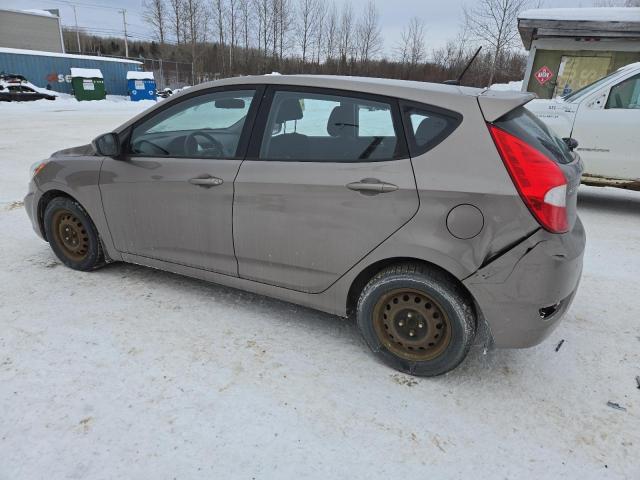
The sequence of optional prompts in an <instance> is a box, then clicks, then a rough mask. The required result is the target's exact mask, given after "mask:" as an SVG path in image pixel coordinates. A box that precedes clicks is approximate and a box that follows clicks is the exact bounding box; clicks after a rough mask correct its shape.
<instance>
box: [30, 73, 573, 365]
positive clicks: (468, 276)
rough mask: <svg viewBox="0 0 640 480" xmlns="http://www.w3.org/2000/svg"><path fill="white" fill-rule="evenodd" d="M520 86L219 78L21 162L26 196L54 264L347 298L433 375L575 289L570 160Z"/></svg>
mask: <svg viewBox="0 0 640 480" xmlns="http://www.w3.org/2000/svg"><path fill="white" fill-rule="evenodd" d="M532 98H533V96H532V95H529V94H522V93H518V92H514V93H503V92H491V91H482V90H479V89H471V88H462V87H457V86H450V85H437V84H428V83H418V82H404V81H396V80H381V79H369V78H355V77H328V76H327V77H321V76H284V75H283V76H258V77H242V78H233V79H226V80H223V81H218V82H213V83H208V84H203V85H200V86H197V87H193V88H191V89H189V90H188V91H187V92H184V93H182V94H180V95H176V96H174V97H172V98H171V99H169V100H167V101H165V102H161V103H159V104H158V105H157V106H155V107H153V108H151V109H149V110H147V111H145V112H144V113H142V114H140V115H138V116H136V117H134V118H133V119H131V120H130V121H128V122H127V123H125V124H124V125H122V126H120V127H119V128H117V129H116V130H115V131H114V132H111V133H106V134H104V135H101V136H99V137H97V138H96V139H95V140H94V141H93V143H92V144H91V145H84V146H81V147H75V148H70V149H68V150H62V151H60V152H57V153H55V154H53V155H52V156H51V158H49V159H48V160H45V161H44V162H41V163H38V164H36V165H34V167H33V180H32V181H31V183H30V185H29V192H28V194H27V196H26V198H25V206H26V209H27V212H28V214H29V216H30V218H31V221H32V223H33V226H34V229H35V231H36V232H37V234H38V235H40V236H41V237H43V238H44V239H45V240H47V241H48V242H49V243H50V245H51V248H52V249H53V251H54V253H55V254H56V255H57V256H58V258H59V259H60V260H61V261H62V262H63V263H64V264H65V265H67V266H69V267H71V268H74V269H77V270H83V271H89V270H94V269H96V268H98V267H100V266H102V265H104V264H105V263H107V262H114V261H124V262H131V263H136V264H140V265H146V266H149V267H155V268H159V269H163V270H168V271H171V272H175V273H179V274H183V275H188V276H192V277H196V278H201V279H205V280H209V281H212V282H216V283H220V284H224V285H228V286H231V287H236V288H240V289H243V290H248V291H252V292H256V293H259V294H264V295H269V296H272V297H276V298H279V299H282V300H286V301H289V302H293V303H297V304H300V305H304V306H307V307H311V308H315V309H318V310H322V311H324V312H329V313H332V314H337V315H340V316H348V315H350V314H351V313H354V314H355V317H356V319H357V324H358V327H359V329H360V331H361V332H362V335H363V336H364V339H365V340H366V342H367V344H368V345H369V346H370V347H371V350H372V351H373V352H374V353H375V354H376V355H377V356H378V357H379V358H380V359H382V360H383V361H384V362H386V363H387V364H389V365H391V366H392V367H394V368H397V369H398V370H401V371H404V372H407V373H410V374H414V375H425V376H429V375H438V374H442V373H444V372H447V371H449V370H451V369H452V368H454V367H456V366H457V365H458V364H459V363H460V362H461V361H462V360H463V359H464V358H465V356H466V355H467V352H468V351H469V348H470V347H471V345H472V343H473V342H474V338H475V336H476V332H478V331H479V330H481V329H483V330H484V327H485V326H488V329H489V331H490V338H491V339H492V341H493V342H494V343H495V345H496V346H498V347H518V348H519V347H529V346H532V345H535V344H537V343H539V342H541V341H542V340H543V339H544V338H545V337H547V336H548V335H549V333H550V332H551V331H552V330H553V328H554V327H555V326H556V325H557V324H558V321H559V320H560V319H561V318H562V317H563V315H564V314H565V312H566V311H567V309H568V308H569V306H570V304H571V302H572V299H573V297H574V294H575V292H576V289H577V287H578V282H579V279H580V275H581V271H582V256H583V250H584V245H585V234H584V229H583V227H582V224H581V222H580V219H579V218H578V215H577V211H576V196H577V188H578V185H579V182H580V174H581V172H582V163H581V161H580V159H579V157H578V155H577V154H575V153H573V152H571V151H570V150H569V149H568V148H567V146H566V145H565V144H564V142H562V140H560V139H559V138H557V137H556V136H555V135H553V134H552V133H551V132H550V130H549V129H547V127H546V126H545V125H544V124H543V123H542V122H540V121H539V120H537V119H536V117H535V116H534V115H532V114H531V113H529V112H528V111H527V110H526V109H525V108H524V107H523V105H524V104H526V103H527V102H528V101H529V100H531V99H532ZM319 340H320V339H318V338H314V339H310V341H312V342H313V345H315V346H316V347H317V346H318V345H320V342H319Z"/></svg>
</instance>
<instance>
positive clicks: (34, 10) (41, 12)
mask: <svg viewBox="0 0 640 480" xmlns="http://www.w3.org/2000/svg"><path fill="white" fill-rule="evenodd" d="M22 11H23V12H25V13H31V14H33V15H42V16H43V17H56V18H57V15H54V14H53V13H51V12H50V11H48V10H38V9H37V8H28V9H26V10H22Z"/></svg>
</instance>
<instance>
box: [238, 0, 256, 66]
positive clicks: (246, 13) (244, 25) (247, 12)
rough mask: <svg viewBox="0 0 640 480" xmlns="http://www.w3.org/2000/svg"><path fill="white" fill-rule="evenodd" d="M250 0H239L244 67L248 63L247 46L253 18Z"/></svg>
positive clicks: (249, 41)
mask: <svg viewBox="0 0 640 480" xmlns="http://www.w3.org/2000/svg"><path fill="white" fill-rule="evenodd" d="M252 6H253V2H252V1H251V0H240V35H241V36H242V46H243V50H244V52H243V53H244V66H245V69H246V68H247V66H248V65H249V46H250V45H251V33H250V32H251V23H252V22H253V20H254V19H255V15H254V12H253V9H252Z"/></svg>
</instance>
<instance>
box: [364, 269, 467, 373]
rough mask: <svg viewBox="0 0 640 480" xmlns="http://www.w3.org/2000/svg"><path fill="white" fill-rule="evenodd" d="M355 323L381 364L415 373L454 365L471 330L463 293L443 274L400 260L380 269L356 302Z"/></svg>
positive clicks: (462, 355)
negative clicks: (398, 263)
mask: <svg viewBox="0 0 640 480" xmlns="http://www.w3.org/2000/svg"><path fill="white" fill-rule="evenodd" d="M357 321H358V327H359V329H360V331H361V333H362V335H363V337H364V339H365V341H366V342H367V344H368V345H369V347H370V348H371V350H372V351H373V352H374V353H375V354H376V355H377V356H378V357H379V358H380V359H382V360H383V361H384V362H385V363H386V364H388V365H390V366H391V367H393V368H395V369H397V370H400V371H402V372H406V373H409V374H411V375H417V376H427V377H429V376H435V375H441V374H443V373H446V372H448V371H450V370H452V369H454V368H455V367H457V366H458V365H459V364H460V363H461V362H462V360H464V358H465V357H466V355H467V353H468V352H469V348H470V347H471V344H472V343H473V339H474V337H475V332H476V319H475V314H474V310H473V304H472V302H471V299H470V298H469V295H468V293H467V292H466V291H465V290H464V289H463V288H462V287H461V286H460V285H459V284H458V283H457V282H456V281H455V279H453V278H451V277H449V276H448V275H447V274H445V273H444V272H441V271H439V270H435V269H431V268H428V267H427V266H424V265H420V264H403V265H396V266H392V267H389V268H386V269H384V270H382V271H381V272H379V273H378V274H377V275H376V276H375V277H374V278H372V279H371V280H370V281H369V283H368V284H367V285H366V286H365V288H364V289H363V291H362V293H361V295H360V299H359V301H358V309H357Z"/></svg>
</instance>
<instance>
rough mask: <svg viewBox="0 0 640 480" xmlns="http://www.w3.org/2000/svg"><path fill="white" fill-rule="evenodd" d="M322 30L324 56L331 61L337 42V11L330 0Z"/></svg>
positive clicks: (334, 54)
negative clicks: (323, 32)
mask: <svg viewBox="0 0 640 480" xmlns="http://www.w3.org/2000/svg"><path fill="white" fill-rule="evenodd" d="M324 31H325V35H324V36H325V41H324V56H325V59H326V60H327V61H331V60H333V59H334V58H335V56H336V46H337V44H338V38H337V37H338V12H337V10H336V4H335V3H333V1H331V4H330V6H329V8H328V9H327V14H326V20H325V26H324Z"/></svg>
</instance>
